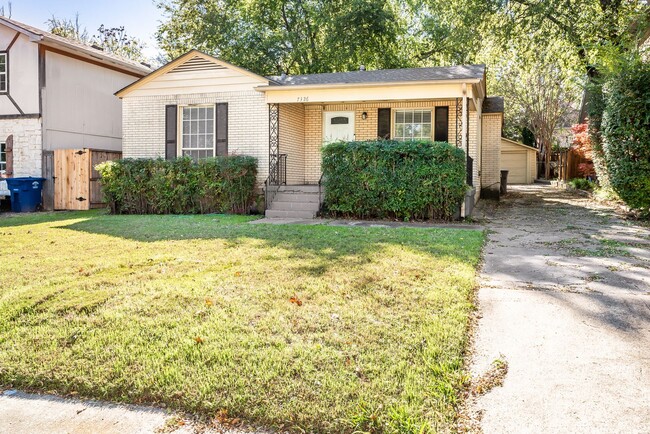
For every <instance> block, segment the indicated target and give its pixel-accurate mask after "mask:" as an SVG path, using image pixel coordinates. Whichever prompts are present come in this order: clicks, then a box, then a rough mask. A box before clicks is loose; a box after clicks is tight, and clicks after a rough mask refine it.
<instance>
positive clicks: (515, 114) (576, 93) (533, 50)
mask: <svg viewBox="0 0 650 434" xmlns="http://www.w3.org/2000/svg"><path fill="white" fill-rule="evenodd" d="M491 48H492V50H494V51H490V50H487V51H486V52H485V53H484V54H483V55H484V56H485V57H486V58H487V59H488V60H489V61H490V62H491V63H492V75H493V79H492V82H491V84H490V90H491V92H492V93H497V94H501V95H504V96H505V98H506V101H507V104H506V114H505V115H506V119H510V122H513V121H514V122H518V123H519V125H515V126H512V127H511V129H512V130H515V131H517V132H519V131H521V129H522V128H527V129H529V130H530V132H532V134H533V136H534V137H535V141H536V145H537V148H539V149H540V152H541V155H542V158H543V161H544V162H545V177H546V178H549V177H550V162H551V154H552V147H553V143H554V142H556V141H557V140H556V139H557V133H558V131H559V129H560V128H561V127H563V126H565V125H566V124H567V118H568V117H569V115H571V114H572V113H574V112H575V108H576V106H577V104H578V102H579V100H580V90H581V83H580V81H579V77H578V76H576V75H575V74H574V73H573V72H574V68H572V67H571V66H572V62H573V61H574V58H573V56H571V54H570V53H566V52H565V44H564V42H563V41H558V40H555V41H552V40H551V41H549V40H547V41H546V45H545V46H542V45H541V44H540V43H539V41H538V40H537V39H536V38H535V36H534V35H531V37H530V38H528V39H520V40H513V41H511V43H510V44H509V45H508V47H507V49H506V51H503V49H502V48H501V46H500V45H493V46H492V47H491ZM569 125H570V123H569ZM505 134H508V131H507V130H506V132H505Z"/></svg>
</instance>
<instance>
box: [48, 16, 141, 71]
mask: <svg viewBox="0 0 650 434" xmlns="http://www.w3.org/2000/svg"><path fill="white" fill-rule="evenodd" d="M46 24H47V27H48V31H50V32H51V33H53V34H55V35H58V36H63V37H64V38H68V39H72V40H75V41H79V42H81V43H83V44H87V45H96V46H98V47H100V48H101V49H102V50H104V51H106V52H107V53H113V54H117V55H119V56H122V57H125V58H127V59H131V60H135V61H137V62H142V61H144V60H145V57H144V54H143V53H142V50H143V48H144V43H143V42H142V41H140V40H139V39H137V38H134V37H132V36H129V35H127V33H126V31H125V30H124V26H121V27H106V26H104V25H103V24H102V25H101V26H99V29H97V34H96V35H93V36H89V34H88V31H87V30H86V28H85V27H82V26H81V25H80V24H79V14H76V15H75V18H74V19H69V18H58V17H56V16H54V15H52V17H51V18H50V19H49V20H47V22H46Z"/></svg>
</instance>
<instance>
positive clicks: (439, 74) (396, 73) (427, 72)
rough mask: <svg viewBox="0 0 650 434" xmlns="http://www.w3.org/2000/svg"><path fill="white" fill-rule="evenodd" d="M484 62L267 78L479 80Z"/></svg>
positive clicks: (297, 81) (286, 82) (274, 82)
mask: <svg viewBox="0 0 650 434" xmlns="http://www.w3.org/2000/svg"><path fill="white" fill-rule="evenodd" d="M484 75H485V65H457V66H437V67H430V68H403V69H379V70H375V71H348V72H331V73H324V74H305V75H287V76H271V77H267V78H268V79H269V80H271V83H270V87H273V86H313V85H328V84H332V85H336V84H357V83H358V84H366V83H391V82H400V83H403V82H409V81H413V82H422V81H447V80H481V79H483V77H484Z"/></svg>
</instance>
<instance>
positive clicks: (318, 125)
mask: <svg viewBox="0 0 650 434" xmlns="http://www.w3.org/2000/svg"><path fill="white" fill-rule="evenodd" d="M440 106H448V107H449V143H451V144H455V141H456V102H455V100H424V101H397V102H372V103H347V104H346V103H341V104H322V105H306V106H305V157H304V158H305V181H306V182H307V183H316V182H318V180H319V179H320V159H321V155H320V149H321V146H322V143H323V111H353V112H354V113H355V122H354V134H355V139H356V140H374V139H376V138H377V120H378V110H379V109H380V108H392V109H406V108H414V109H417V108H431V109H433V108H434V107H440ZM363 112H366V113H367V115H368V116H367V118H366V119H365V120H364V119H363V118H362V115H363ZM473 113H474V112H470V131H471V130H472V121H471V118H472V114H473ZM475 125H476V116H474V126H475ZM280 137H282V133H280ZM472 143H473V145H472ZM472 146H473V149H474V151H473V152H476V149H477V146H476V131H475V127H474V136H473V138H472V134H471V133H470V155H472V154H471V152H472ZM472 157H473V158H474V156H472ZM475 172H476V176H477V177H478V165H476V166H475Z"/></svg>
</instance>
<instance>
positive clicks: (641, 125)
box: [602, 59, 650, 216]
mask: <svg viewBox="0 0 650 434" xmlns="http://www.w3.org/2000/svg"><path fill="white" fill-rule="evenodd" d="M602 135H603V141H604V150H605V161H606V163H607V171H608V173H609V181H610V184H611V186H612V188H613V189H614V191H615V192H616V193H617V194H618V195H619V197H620V198H621V199H623V200H624V201H625V203H627V204H628V205H629V206H630V207H631V208H633V209H638V210H640V211H641V212H642V213H643V214H645V215H646V216H648V215H650V63H647V62H643V61H641V60H640V59H635V60H632V61H630V62H626V63H625V64H624V65H622V67H621V69H620V70H619V71H618V72H617V73H616V74H614V75H613V76H611V77H610V78H609V80H608V81H607V84H606V86H605V110H604V113H603V125H602Z"/></svg>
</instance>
